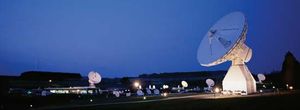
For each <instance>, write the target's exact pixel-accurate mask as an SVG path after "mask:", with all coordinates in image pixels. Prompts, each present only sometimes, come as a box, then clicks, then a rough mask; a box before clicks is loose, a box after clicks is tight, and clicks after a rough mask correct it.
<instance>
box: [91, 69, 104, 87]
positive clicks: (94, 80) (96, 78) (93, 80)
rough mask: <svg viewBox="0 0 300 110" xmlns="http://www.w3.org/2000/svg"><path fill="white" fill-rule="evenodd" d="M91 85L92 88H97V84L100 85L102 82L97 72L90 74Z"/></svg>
mask: <svg viewBox="0 0 300 110" xmlns="http://www.w3.org/2000/svg"><path fill="white" fill-rule="evenodd" d="M88 78H89V83H90V86H91V87H95V84H98V83H100V82H101V76H100V74H99V73H97V72H95V71H91V72H89V74H88Z"/></svg>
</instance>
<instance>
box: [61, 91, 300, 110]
mask: <svg viewBox="0 0 300 110" xmlns="http://www.w3.org/2000/svg"><path fill="white" fill-rule="evenodd" d="M158 99H160V98H158ZM299 99H300V93H299V92H291V93H287V94H270V95H262V96H261V95H260V94H257V95H253V96H250V97H244V96H240V97H234V98H233V97H231V98H226V97H225V98H224V97H223V98H216V99H215V98H212V97H211V98H203V96H202V95H199V97H198V96H197V95H196V96H193V97H187V98H180V99H172V100H159V101H149V102H143V101H138V102H134V103H118V104H114V103H109V104H103V105H101V104H98V105H97V103H94V104H93V105H88V106H76V107H67V108H59V109H63V110H67V109H69V110H116V109H117V110H257V109H259V110H262V109H265V110H300V100H299ZM138 100H140V99H138ZM146 100H152V99H146ZM146 100H145V101H146ZM153 100H154V99H153Z"/></svg>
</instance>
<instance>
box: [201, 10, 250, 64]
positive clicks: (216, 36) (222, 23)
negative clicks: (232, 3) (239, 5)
mask: <svg viewBox="0 0 300 110" xmlns="http://www.w3.org/2000/svg"><path fill="white" fill-rule="evenodd" d="M245 30H246V19H245V16H244V14H243V13H241V12H233V13H230V14H228V15H226V16H224V17H222V18H221V19H220V20H219V21H217V23H216V24H214V25H213V26H212V27H211V28H210V29H209V31H208V32H207V33H206V35H205V36H204V38H203V39H202V41H201V44H200V46H199V48H198V53H197V59H198V62H199V63H200V64H201V65H202V66H213V65H217V64H220V63H223V62H225V61H227V60H226V59H225V60H221V61H219V62H217V63H216V61H217V60H220V59H221V58H222V57H223V56H225V55H226V54H228V53H229V51H230V50H231V49H232V48H233V46H234V45H235V44H236V43H238V41H239V38H240V37H241V36H242V33H243V32H244V31H245Z"/></svg>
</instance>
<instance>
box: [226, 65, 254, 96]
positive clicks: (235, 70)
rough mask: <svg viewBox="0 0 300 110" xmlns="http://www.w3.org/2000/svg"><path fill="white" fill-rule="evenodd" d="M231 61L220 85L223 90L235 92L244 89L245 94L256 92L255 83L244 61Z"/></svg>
mask: <svg viewBox="0 0 300 110" xmlns="http://www.w3.org/2000/svg"><path fill="white" fill-rule="evenodd" d="M235 61H236V60H233V61H232V65H231V66H230V68H229V70H228V72H227V73H226V76H225V78H224V79H223V82H222V85H223V90H227V91H232V92H237V91H240V92H241V91H245V92H247V94H251V93H255V92H256V83H255V80H254V78H253V77H252V75H251V72H250V71H249V69H248V67H247V66H246V65H245V63H241V62H239V61H238V62H235Z"/></svg>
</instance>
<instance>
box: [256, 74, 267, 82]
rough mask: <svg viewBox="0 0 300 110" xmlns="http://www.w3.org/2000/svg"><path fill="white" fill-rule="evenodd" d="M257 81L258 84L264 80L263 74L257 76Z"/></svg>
mask: <svg viewBox="0 0 300 110" xmlns="http://www.w3.org/2000/svg"><path fill="white" fill-rule="evenodd" d="M257 77H258V80H259V82H260V83H262V81H264V80H266V76H265V75H264V74H257Z"/></svg>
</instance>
